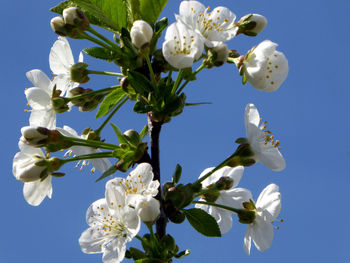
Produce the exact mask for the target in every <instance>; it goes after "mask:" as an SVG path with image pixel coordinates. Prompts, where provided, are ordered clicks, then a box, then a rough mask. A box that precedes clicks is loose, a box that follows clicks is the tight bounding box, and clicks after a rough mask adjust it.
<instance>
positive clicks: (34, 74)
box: [25, 69, 56, 129]
mask: <svg viewBox="0 0 350 263" xmlns="http://www.w3.org/2000/svg"><path fill="white" fill-rule="evenodd" d="M26 75H27V78H28V79H29V81H31V82H32V83H33V85H34V87H32V88H29V89H26V90H25V94H26V97H27V100H28V104H29V106H30V107H31V108H32V109H31V114H30V118H29V124H30V126H41V127H45V128H48V129H54V128H56V112H55V110H54V108H53V105H52V102H51V97H52V91H53V87H54V85H55V84H56V83H55V81H53V82H51V80H50V79H49V78H48V77H47V76H46V75H45V73H44V72H42V71H41V70H38V69H34V70H31V71H29V72H27V73H26Z"/></svg>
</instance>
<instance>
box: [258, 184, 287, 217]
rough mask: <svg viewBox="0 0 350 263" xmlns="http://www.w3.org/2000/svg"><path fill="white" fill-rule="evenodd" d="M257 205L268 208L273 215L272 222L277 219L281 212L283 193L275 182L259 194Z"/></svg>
mask: <svg viewBox="0 0 350 263" xmlns="http://www.w3.org/2000/svg"><path fill="white" fill-rule="evenodd" d="M256 207H257V208H258V209H259V208H260V209H263V210H266V211H267V212H268V213H269V215H271V218H270V222H272V221H274V220H276V217H277V216H278V215H279V213H280V212H281V208H282V207H281V193H280V192H279V187H278V186H277V185H275V184H270V185H268V186H267V187H266V188H265V189H264V190H263V191H262V192H261V194H260V195H259V198H258V200H257V202H256Z"/></svg>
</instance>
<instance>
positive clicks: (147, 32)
mask: <svg viewBox="0 0 350 263" xmlns="http://www.w3.org/2000/svg"><path fill="white" fill-rule="evenodd" d="M152 36H153V29H152V27H151V26H150V25H149V24H148V23H147V22H145V21H143V20H136V21H135V22H134V23H133V25H132V27H131V30H130V37H131V42H132V43H133V44H134V46H135V47H137V48H142V47H144V46H146V45H149V43H150V42H151V39H152Z"/></svg>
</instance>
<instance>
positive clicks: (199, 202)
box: [192, 201, 246, 214]
mask: <svg viewBox="0 0 350 263" xmlns="http://www.w3.org/2000/svg"><path fill="white" fill-rule="evenodd" d="M192 203H193V204H202V205H211V206H216V207H219V208H222V209H225V210H228V211H231V212H233V213H236V214H241V213H245V212H246V211H245V210H243V209H236V208H233V207H229V206H226V205H220V204H217V203H212V202H204V201H192Z"/></svg>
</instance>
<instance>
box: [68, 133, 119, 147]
mask: <svg viewBox="0 0 350 263" xmlns="http://www.w3.org/2000/svg"><path fill="white" fill-rule="evenodd" d="M62 137H63V138H64V140H66V141H70V142H73V143H75V144H74V145H78V146H86V147H94V148H102V149H107V150H114V149H115V148H116V147H117V146H116V145H114V144H110V143H105V142H99V141H94V140H85V139H81V138H76V137H67V136H63V135H62Z"/></svg>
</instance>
